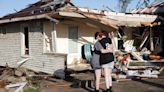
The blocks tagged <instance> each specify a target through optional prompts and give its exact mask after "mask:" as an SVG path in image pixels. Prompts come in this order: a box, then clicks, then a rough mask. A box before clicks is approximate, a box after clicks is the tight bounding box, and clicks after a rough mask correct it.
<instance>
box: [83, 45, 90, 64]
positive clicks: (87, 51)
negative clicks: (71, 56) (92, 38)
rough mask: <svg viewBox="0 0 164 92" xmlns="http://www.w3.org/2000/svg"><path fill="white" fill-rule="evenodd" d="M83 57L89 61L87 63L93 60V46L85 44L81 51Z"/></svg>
mask: <svg viewBox="0 0 164 92" xmlns="http://www.w3.org/2000/svg"><path fill="white" fill-rule="evenodd" d="M81 55H82V58H83V59H85V60H87V63H89V62H90V61H91V59H92V46H91V44H84V45H83V46H82V50H81Z"/></svg>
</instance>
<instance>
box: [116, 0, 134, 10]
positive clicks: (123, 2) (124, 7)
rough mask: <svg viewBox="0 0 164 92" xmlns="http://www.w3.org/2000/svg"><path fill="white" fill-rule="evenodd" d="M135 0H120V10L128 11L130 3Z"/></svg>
mask: <svg viewBox="0 0 164 92" xmlns="http://www.w3.org/2000/svg"><path fill="white" fill-rule="evenodd" d="M131 1H133V0H119V8H120V9H119V11H120V12H126V10H127V7H128V5H129V4H130V2H131Z"/></svg>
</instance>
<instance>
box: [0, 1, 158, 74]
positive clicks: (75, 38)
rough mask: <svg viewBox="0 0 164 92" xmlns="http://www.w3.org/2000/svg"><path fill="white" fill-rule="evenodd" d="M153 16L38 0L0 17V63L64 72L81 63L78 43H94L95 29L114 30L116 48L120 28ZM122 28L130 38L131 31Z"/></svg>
mask: <svg viewBox="0 0 164 92" xmlns="http://www.w3.org/2000/svg"><path fill="white" fill-rule="evenodd" d="M156 18H157V16H155V15H140V14H123V13H113V12H106V11H98V10H91V9H86V8H79V7H75V6H74V5H73V4H72V3H71V2H70V0H54V1H53V0H40V1H38V2H36V3H34V4H31V5H29V6H28V7H27V8H25V9H22V10H21V11H18V12H16V13H13V14H8V15H6V16H4V17H2V18H0V56H1V58H0V66H9V67H13V68H16V67H20V66H21V67H25V68H27V69H31V70H34V71H37V72H45V73H49V74H56V73H58V72H60V73H63V74H64V71H65V69H66V68H68V67H69V66H71V65H78V64H81V63H85V60H83V59H82V56H81V47H82V46H83V45H84V44H93V43H94V37H93V36H94V33H95V32H97V31H101V30H106V31H108V32H114V33H113V40H114V41H115V46H116V48H118V47H119V44H117V43H118V42H117V41H118V37H117V36H118V33H117V32H118V30H119V29H120V28H122V27H123V26H126V27H125V28H124V30H125V29H126V30H136V27H140V26H142V25H143V24H144V23H152V22H153V21H155V20H156ZM126 32H127V33H129V32H130V34H129V36H128V37H130V38H132V35H131V33H132V32H133V31H126Z"/></svg>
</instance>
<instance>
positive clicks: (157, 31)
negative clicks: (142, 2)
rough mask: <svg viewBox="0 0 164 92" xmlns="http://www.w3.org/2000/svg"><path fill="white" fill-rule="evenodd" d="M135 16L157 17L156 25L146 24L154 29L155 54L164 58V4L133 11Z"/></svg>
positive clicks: (153, 45)
mask: <svg viewBox="0 0 164 92" xmlns="http://www.w3.org/2000/svg"><path fill="white" fill-rule="evenodd" d="M132 13H133V14H149V15H156V16H157V18H156V20H155V22H156V23H155V22H154V23H145V24H144V25H145V26H147V27H148V26H149V27H151V29H152V34H151V35H152V38H151V40H152V42H151V43H152V48H151V49H152V50H153V51H154V52H155V54H159V55H161V56H163V57H164V44H163V43H164V31H163V30H164V2H158V3H154V4H152V5H149V6H148V7H145V8H139V9H135V10H133V11H132Z"/></svg>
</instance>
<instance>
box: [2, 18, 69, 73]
mask: <svg viewBox="0 0 164 92" xmlns="http://www.w3.org/2000/svg"><path fill="white" fill-rule="evenodd" d="M42 26H43V25H42V23H40V22H39V21H29V22H24V23H21V22H18V23H10V24H7V25H5V27H6V34H5V35H0V43H1V44H0V56H1V57H2V58H0V61H1V62H0V65H1V66H5V65H6V63H7V64H8V65H9V66H10V67H17V62H19V61H21V60H23V59H24V58H29V60H28V61H26V62H25V63H24V64H23V65H22V66H23V67H25V68H28V69H32V70H35V71H41V72H45V73H50V74H54V73H55V72H58V71H62V72H63V73H64V69H65V67H66V66H65V62H66V54H51V53H49V54H46V53H43V28H42ZM22 27H28V29H29V33H28V35H29V39H28V40H29V55H25V54H22V49H21V48H22V47H23V45H22V31H23V30H22ZM9 57H10V58H9Z"/></svg>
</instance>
